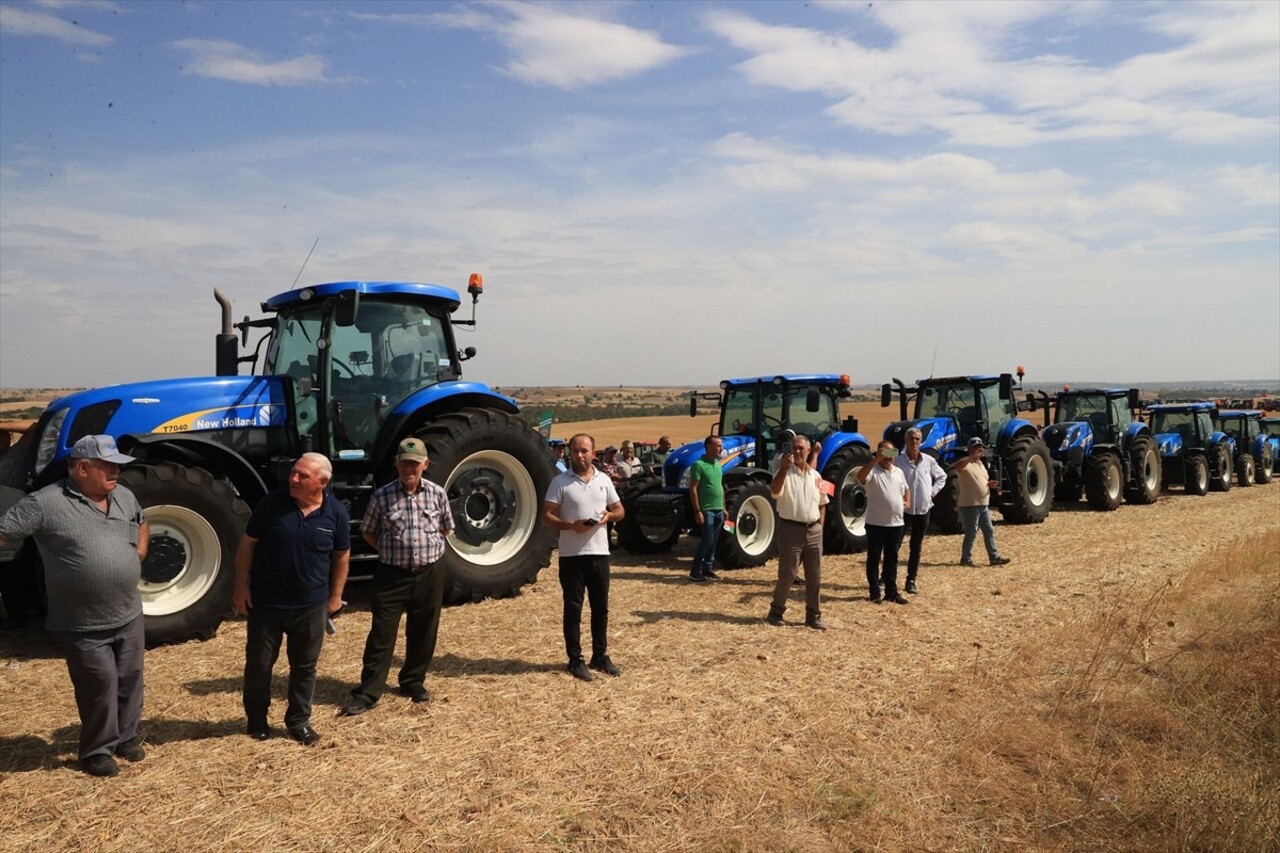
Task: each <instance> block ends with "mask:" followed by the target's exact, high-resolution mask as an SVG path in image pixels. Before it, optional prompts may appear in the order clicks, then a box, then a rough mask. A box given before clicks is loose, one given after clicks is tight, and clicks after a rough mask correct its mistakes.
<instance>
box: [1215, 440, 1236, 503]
mask: <svg viewBox="0 0 1280 853" xmlns="http://www.w3.org/2000/svg"><path fill="white" fill-rule="evenodd" d="M1209 458H1210V459H1211V460H1212V463H1211V464H1210V466H1209V488H1210V489H1211V490H1213V491H1215V492H1229V491H1231V477H1232V475H1233V474H1234V473H1235V472H1234V471H1233V470H1232V465H1231V450H1230V449H1229V448H1228V447H1227V443H1226V442H1225V441H1224V442H1222V443H1221V444H1219V445H1218V446H1217V447H1215V448H1213V449H1212V450H1210V451H1209Z"/></svg>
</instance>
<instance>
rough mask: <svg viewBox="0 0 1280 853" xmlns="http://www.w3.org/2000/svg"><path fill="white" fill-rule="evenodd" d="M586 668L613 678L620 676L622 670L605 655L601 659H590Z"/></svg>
mask: <svg viewBox="0 0 1280 853" xmlns="http://www.w3.org/2000/svg"><path fill="white" fill-rule="evenodd" d="M587 666H588V667H590V668H591V669H594V670H595V671H597V672H603V673H606V674H608V675H612V676H615V677H616V676H619V675H622V670H620V669H618V666H617V664H615V663H614V662H613V661H611V660H609V656H608V655H605V656H604V657H602V658H592V659H591V663H589V664H587Z"/></svg>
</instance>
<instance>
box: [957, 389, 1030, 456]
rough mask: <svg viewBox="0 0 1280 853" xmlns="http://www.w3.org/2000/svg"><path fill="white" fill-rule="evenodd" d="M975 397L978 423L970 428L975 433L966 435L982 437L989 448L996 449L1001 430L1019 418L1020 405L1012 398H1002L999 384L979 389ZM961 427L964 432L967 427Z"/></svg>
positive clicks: (962, 425) (966, 433)
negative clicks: (997, 437)
mask: <svg viewBox="0 0 1280 853" xmlns="http://www.w3.org/2000/svg"><path fill="white" fill-rule="evenodd" d="M974 396H975V398H976V402H977V417H978V422H977V423H976V424H974V425H973V426H971V427H969V429H972V430H973V432H967V431H966V432H964V435H980V436H981V437H982V440H983V441H984V442H986V444H987V446H988V447H994V446H995V443H996V436H998V435H1000V430H1001V429H1002V428H1003V427H1004V425H1005V424H1007V423H1008V422H1009V421H1010V420H1012V419H1013V418H1015V417H1017V414H1018V404H1017V403H1016V402H1015V401H1014V400H1013V398H1012V397H1008V398H1001V396H1000V385H999V383H992V384H990V385H986V386H981V387H979V388H978V389H977V394H975V395H974ZM960 427H961V430H962V431H963V430H965V428H966V425H965V424H964V423H963V422H962V423H961V425H960Z"/></svg>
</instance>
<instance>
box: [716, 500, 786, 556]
mask: <svg viewBox="0 0 1280 853" xmlns="http://www.w3.org/2000/svg"><path fill="white" fill-rule="evenodd" d="M724 518H725V530H724V531H723V532H722V533H721V534H720V541H719V542H718V543H717V544H716V562H717V563H719V564H720V565H722V566H724V567H725V568H726V569H745V568H750V567H751V566H760V565H764V562H765V561H766V560H768V559H769V558H770V557H772V556H773V552H774V548H775V547H776V545H777V542H776V537H777V531H778V514H777V513H776V512H775V511H774V508H773V496H772V495H770V494H769V487H768V486H767V485H765V484H764V483H762V482H760V481H759V480H748V481H746V482H741V483H738V484H737V485H734V486H726V487H725V490H724Z"/></svg>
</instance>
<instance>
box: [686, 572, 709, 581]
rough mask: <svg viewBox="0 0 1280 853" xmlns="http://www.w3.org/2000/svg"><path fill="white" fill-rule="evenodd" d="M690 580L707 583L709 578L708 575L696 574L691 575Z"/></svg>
mask: <svg viewBox="0 0 1280 853" xmlns="http://www.w3.org/2000/svg"><path fill="white" fill-rule="evenodd" d="M689 580H691V581H693V582H694V583H706V582H707V580H708V578H707V576H706V575H703V574H696V575H689Z"/></svg>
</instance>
